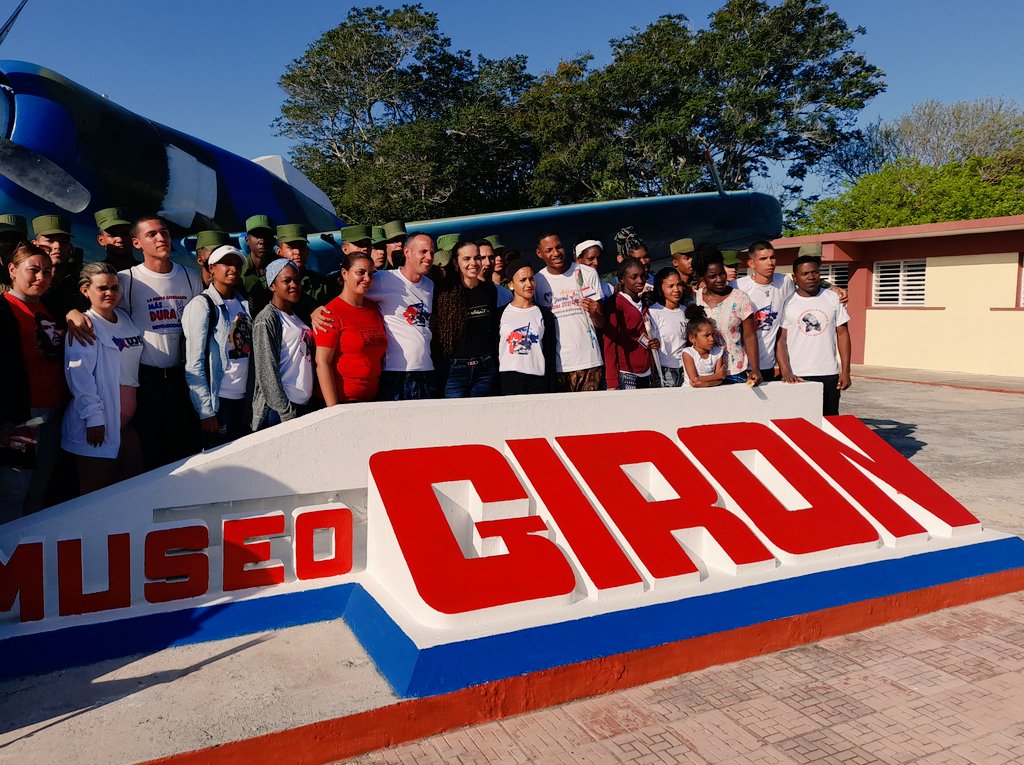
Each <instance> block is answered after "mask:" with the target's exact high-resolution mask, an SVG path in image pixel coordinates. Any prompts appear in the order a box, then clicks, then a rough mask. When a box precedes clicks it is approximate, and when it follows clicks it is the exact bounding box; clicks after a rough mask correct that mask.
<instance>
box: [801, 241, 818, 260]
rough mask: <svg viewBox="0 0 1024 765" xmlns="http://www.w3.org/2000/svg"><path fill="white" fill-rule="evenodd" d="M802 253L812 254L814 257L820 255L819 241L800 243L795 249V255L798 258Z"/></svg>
mask: <svg viewBox="0 0 1024 765" xmlns="http://www.w3.org/2000/svg"><path fill="white" fill-rule="evenodd" d="M802 255H813V256H814V257H816V258H820V257H821V242H811V243H810V244H801V245H800V249H799V250H797V253H796V256H797V257H798V258H799V257H800V256H802Z"/></svg>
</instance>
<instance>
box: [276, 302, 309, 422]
mask: <svg viewBox="0 0 1024 765" xmlns="http://www.w3.org/2000/svg"><path fill="white" fill-rule="evenodd" d="M274 310H275V311H277V315H278V318H280V319H281V357H280V359H279V360H278V363H279V369H280V371H281V386H282V387H283V388H284V393H285V395H286V396H288V400H289V401H291V402H292V403H293V404H305V403H306V402H307V401H309V398H310V396H312V395H313V374H314V372H313V359H314V354H315V346H314V345H313V332H312V330H310V328H309V327H307V326H306V323H305V322H304V321H303V320H302V319H300V318H299V317H298V316H296V315H295V314H293V313H285V312H284V311H281V310H279V309H278V308H277V307H276V306H275V308H274Z"/></svg>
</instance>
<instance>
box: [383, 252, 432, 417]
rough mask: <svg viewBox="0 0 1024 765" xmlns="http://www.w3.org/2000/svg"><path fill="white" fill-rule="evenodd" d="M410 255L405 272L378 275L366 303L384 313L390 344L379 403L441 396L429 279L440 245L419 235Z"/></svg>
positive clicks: (397, 270)
mask: <svg viewBox="0 0 1024 765" xmlns="http://www.w3.org/2000/svg"><path fill="white" fill-rule="evenodd" d="M404 255H405V259H404V262H403V263H402V267H401V268H397V269H395V270H394V271H379V272H378V273H376V274H374V277H373V282H372V283H371V284H370V289H369V291H368V292H367V293H366V298H367V299H368V300H372V301H373V302H375V303H377V306H378V307H379V308H380V312H381V315H382V316H383V317H384V332H385V334H386V335H387V338H388V348H387V352H386V354H385V356H384V364H383V367H382V370H383V371H382V372H381V375H380V387H379V389H378V391H377V400H378V401H404V400H407V399H425V398H434V396H436V395H437V379H436V375H435V373H434V362H433V360H432V359H431V356H430V343H431V339H432V338H431V332H430V314H431V311H432V310H433V304H434V283H433V282H432V281H431V280H430V278H429V277H428V276H427V274H428V273H430V267H431V265H433V263H434V242H433V240H432V239H431V238H430V237H429V236H428V235H427V234H424V233H418V232H413V233H412V234H410V235H409V237H408V238H407V239H406V240H405V252H404Z"/></svg>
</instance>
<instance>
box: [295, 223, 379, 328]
mask: <svg viewBox="0 0 1024 765" xmlns="http://www.w3.org/2000/svg"><path fill="white" fill-rule="evenodd" d="M364 228H365V227H364ZM277 241H278V246H277V252H278V255H280V256H281V257H282V258H288V260H290V261H291V262H292V263H294V264H295V267H296V268H297V269H298V271H299V276H300V277H301V280H302V300H301V301H300V302H299V305H298V306H296V309H295V310H296V313H298V315H299V316H300V317H301V318H302V319H303V320H304V321H305V322H306V323H307V324H308V323H309V321H310V315H308V314H311V313H312V311H313V309H314V308H316V307H317V306H322V305H326V304H327V303H328V301H330V300H332V299H334V298H335V297H337V295H338V293H339V292H340V286H339V285H338V284H337V283H336V282H334V283H332V281H331V280H330V279H328V278H326V277H324V276H321V275H320V274H318V273H316V271H310V270H309V269H308V268H306V261H307V260H308V259H309V241H308V240H307V239H306V227H305V226H303V225H302V224H301V223H289V224H288V225H285V226H278V227H277Z"/></svg>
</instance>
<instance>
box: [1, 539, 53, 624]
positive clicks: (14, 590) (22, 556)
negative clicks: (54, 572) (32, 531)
mask: <svg viewBox="0 0 1024 765" xmlns="http://www.w3.org/2000/svg"><path fill="white" fill-rule="evenodd" d="M19 595H20V596H21V601H20V605H21V607H20V609H19V611H20V613H19V614H18V620H19V621H23V622H36V621H39V620H40V619H42V618H43V543H42V542H22V543H21V544H20V545H18V546H17V547H15V548H14V552H13V553H11V557H10V558H8V559H7V563H4V562H3V560H0V611H10V610H11V609H12V608H14V599H15V598H17V597H18V596H19Z"/></svg>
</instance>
